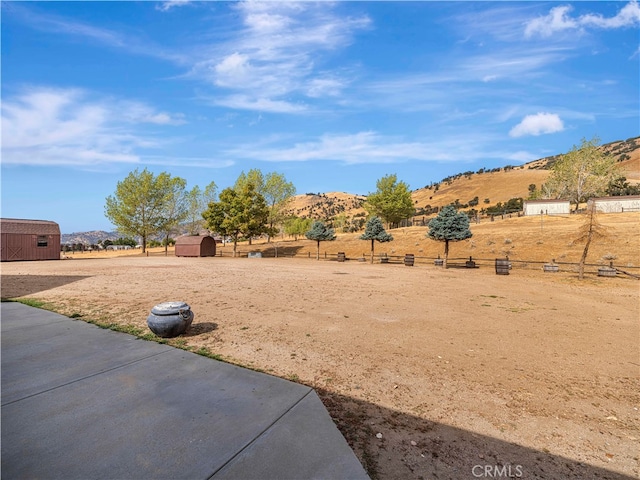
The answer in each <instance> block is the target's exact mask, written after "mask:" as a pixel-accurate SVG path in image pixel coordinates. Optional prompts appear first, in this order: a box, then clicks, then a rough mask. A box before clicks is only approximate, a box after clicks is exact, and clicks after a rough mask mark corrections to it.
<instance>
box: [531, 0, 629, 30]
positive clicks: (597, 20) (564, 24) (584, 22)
mask: <svg viewBox="0 0 640 480" xmlns="http://www.w3.org/2000/svg"><path fill="white" fill-rule="evenodd" d="M572 10H573V7H571V6H570V5H562V6H559V7H553V8H552V9H551V10H550V11H549V14H547V15H545V16H543V17H538V18H536V19H533V20H531V21H529V22H528V23H527V25H526V27H525V32H524V33H525V37H527V38H529V37H533V36H535V35H540V36H541V37H550V36H551V35H553V34H554V33H557V32H562V31H566V30H583V29H584V28H586V27H597V28H604V29H612V28H627V27H633V26H636V25H640V7H639V6H638V2H637V1H636V0H633V1H631V2H629V3H627V4H626V5H625V6H624V7H623V8H622V9H621V10H620V11H619V12H618V13H617V14H616V15H615V16H613V17H610V18H605V17H603V16H602V15H599V14H592V13H589V14H586V15H581V16H579V17H571V15H570V13H571V11H572Z"/></svg>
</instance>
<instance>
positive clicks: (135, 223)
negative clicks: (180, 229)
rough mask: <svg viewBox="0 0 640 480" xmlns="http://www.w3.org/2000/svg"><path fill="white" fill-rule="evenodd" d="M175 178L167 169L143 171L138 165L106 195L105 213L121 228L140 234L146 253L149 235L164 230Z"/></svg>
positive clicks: (126, 232) (136, 234) (126, 233)
mask: <svg viewBox="0 0 640 480" xmlns="http://www.w3.org/2000/svg"><path fill="white" fill-rule="evenodd" d="M172 182H173V180H172V177H171V175H169V174H168V173H166V172H162V173H160V174H159V175H158V176H155V175H154V174H153V173H151V172H150V171H148V170H147V169H146V168H145V169H144V170H143V171H142V172H139V171H138V169H136V170H134V171H133V172H131V173H129V175H128V176H127V177H126V178H125V179H124V180H122V181H121V182H118V185H117V186H116V191H115V193H114V195H110V196H108V197H107V199H106V204H105V216H106V217H107V218H108V219H109V221H110V222H111V223H113V224H114V225H115V226H116V228H117V229H118V231H120V232H122V233H123V234H125V235H132V236H138V237H140V238H141V239H142V252H143V253H144V252H145V251H146V248H147V239H148V238H149V237H150V236H151V235H156V234H158V233H159V232H161V231H162V229H163V228H164V225H165V224H166V222H167V212H166V207H167V201H168V198H169V197H170V195H171V191H172Z"/></svg>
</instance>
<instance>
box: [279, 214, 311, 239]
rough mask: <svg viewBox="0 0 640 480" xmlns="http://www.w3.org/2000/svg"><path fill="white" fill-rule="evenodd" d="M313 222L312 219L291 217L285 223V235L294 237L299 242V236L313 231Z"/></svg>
mask: <svg viewBox="0 0 640 480" xmlns="http://www.w3.org/2000/svg"><path fill="white" fill-rule="evenodd" d="M312 223H313V221H312V220H311V219H310V218H301V217H291V218H288V219H287V220H286V221H285V222H284V233H286V234H287V235H290V236H293V237H294V238H295V240H296V241H298V236H300V235H304V234H305V233H307V232H308V231H309V230H310V229H311V225H312Z"/></svg>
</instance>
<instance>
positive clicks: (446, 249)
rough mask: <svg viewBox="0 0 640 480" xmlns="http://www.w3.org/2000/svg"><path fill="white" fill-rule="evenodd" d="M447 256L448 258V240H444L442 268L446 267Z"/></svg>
mask: <svg viewBox="0 0 640 480" xmlns="http://www.w3.org/2000/svg"><path fill="white" fill-rule="evenodd" d="M447 258H449V240H445V241H444V261H443V262H442V266H443V268H447Z"/></svg>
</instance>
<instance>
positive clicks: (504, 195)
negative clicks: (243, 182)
mask: <svg viewBox="0 0 640 480" xmlns="http://www.w3.org/2000/svg"><path fill="white" fill-rule="evenodd" d="M600 148H601V149H602V150H604V151H605V152H606V153H608V154H610V155H613V156H614V157H615V158H616V160H617V161H618V165H619V166H620V170H621V172H622V174H623V175H624V176H626V177H627V180H628V181H629V182H630V183H640V137H636V138H630V139H628V140H625V141H615V142H610V143H607V144H605V145H602V146H601V147H600ZM558 158H559V155H554V156H550V157H545V158H541V159H538V160H534V161H532V162H529V163H526V164H524V165H521V166H516V167H512V166H505V167H503V168H496V169H492V170H485V169H480V170H478V171H477V172H465V173H460V174H458V175H452V176H451V177H448V178H445V179H443V180H441V181H440V182H435V183H432V184H430V185H427V186H425V187H423V188H419V189H417V190H414V191H413V192H412V193H411V197H412V199H413V203H414V206H415V208H416V210H417V211H418V212H419V215H418V216H421V215H429V209H430V208H434V207H443V206H445V205H449V204H451V203H455V201H456V200H458V201H459V202H460V203H461V204H463V205H464V204H468V203H469V201H473V200H474V199H475V197H477V201H478V205H477V206H476V207H475V208H476V209H477V210H480V209H482V208H487V207H492V206H495V205H496V204H498V203H503V204H504V203H506V202H507V201H509V200H510V199H512V198H527V197H528V196H529V186H530V185H532V184H533V185H535V186H536V188H537V189H540V187H541V185H542V184H543V183H544V182H545V181H546V180H547V178H548V176H549V174H550V170H549V168H550V167H551V166H552V165H553V163H554V162H555V161H556V160H557V159H558ZM401 180H402V179H401ZM365 200H366V197H364V196H360V195H350V194H348V193H340V192H331V193H325V194H306V195H297V196H296V197H294V198H293V200H292V202H291V208H290V213H291V214H292V215H295V216H300V217H308V218H314V219H316V218H317V219H324V220H329V219H331V218H333V217H335V216H336V215H339V214H344V215H345V216H346V217H347V218H353V217H358V216H361V215H362V214H364V213H365V210H364V208H363V203H364V201H365ZM421 209H424V210H425V211H424V212H421Z"/></svg>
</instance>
